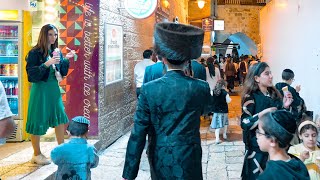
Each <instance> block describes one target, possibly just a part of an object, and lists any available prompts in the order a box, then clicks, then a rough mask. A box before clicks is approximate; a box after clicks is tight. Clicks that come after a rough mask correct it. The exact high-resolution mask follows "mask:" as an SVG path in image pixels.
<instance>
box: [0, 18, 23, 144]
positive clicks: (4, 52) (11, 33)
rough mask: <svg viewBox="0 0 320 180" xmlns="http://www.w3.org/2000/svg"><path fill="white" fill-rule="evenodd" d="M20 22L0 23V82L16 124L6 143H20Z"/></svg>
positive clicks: (21, 119) (21, 120)
mask: <svg viewBox="0 0 320 180" xmlns="http://www.w3.org/2000/svg"><path fill="white" fill-rule="evenodd" d="M21 28H22V24H21V22H1V21H0V81H1V82H2V84H3V86H4V88H5V92H6V95H7V100H8V104H9V106H10V109H11V111H12V113H13V114H14V120H15V123H16V124H17V128H16V130H15V132H14V133H13V134H12V135H11V136H10V137H8V138H7V141H22V125H23V123H22V122H23V118H22V111H21V108H22V105H21V97H20V95H21V93H22V91H21V90H20V89H19V87H21V83H22V82H21V78H20V74H21V68H19V67H20V66H19V65H20V64H21V59H22V57H21V53H20V52H21V47H22V42H21V39H22V38H21V36H22V29H21Z"/></svg>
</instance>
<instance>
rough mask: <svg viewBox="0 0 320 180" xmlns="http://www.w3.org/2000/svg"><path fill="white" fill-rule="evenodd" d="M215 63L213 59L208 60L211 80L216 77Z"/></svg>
mask: <svg viewBox="0 0 320 180" xmlns="http://www.w3.org/2000/svg"><path fill="white" fill-rule="evenodd" d="M213 63H214V59H213V58H212V57H209V58H208V59H207V66H208V69H209V74H210V77H211V78H212V77H214V76H215V75H216V71H215V67H214V65H213Z"/></svg>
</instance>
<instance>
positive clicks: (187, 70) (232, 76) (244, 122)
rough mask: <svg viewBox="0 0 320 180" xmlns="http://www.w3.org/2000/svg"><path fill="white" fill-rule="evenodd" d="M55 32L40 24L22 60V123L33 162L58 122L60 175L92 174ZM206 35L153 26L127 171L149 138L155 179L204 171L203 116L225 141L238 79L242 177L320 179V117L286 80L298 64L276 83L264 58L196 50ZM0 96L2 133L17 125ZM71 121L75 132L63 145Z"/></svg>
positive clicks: (91, 154) (82, 121) (134, 169)
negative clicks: (66, 94)
mask: <svg viewBox="0 0 320 180" xmlns="http://www.w3.org/2000/svg"><path fill="white" fill-rule="evenodd" d="M57 32H58V31H57V29H56V28H55V27H54V26H53V25H50V24H48V25H45V26H44V27H42V29H41V31H40V36H39V40H38V43H37V45H36V46H35V47H34V48H33V49H32V50H31V51H30V52H29V54H28V56H27V58H26V60H27V67H26V70H27V73H28V80H29V81H30V82H32V88H31V93H30V101H29V111H28V119H27V125H26V131H27V132H28V133H30V134H31V142H32V147H33V150H34V154H33V157H32V160H31V161H32V162H33V163H36V164H42V165H45V164H49V163H50V161H49V160H48V159H47V158H46V157H45V156H44V155H42V153H41V150H40V141H39V140H40V136H41V135H43V134H45V132H46V130H47V129H48V128H49V127H54V128H55V130H56V136H57V141H58V144H59V145H58V146H57V147H56V148H55V149H54V150H52V152H51V159H52V161H53V162H54V163H55V164H57V165H58V171H57V173H56V179H68V178H69V179H70V178H71V179H91V174H90V168H94V167H96V166H97V165H98V161H99V157H98V156H97V152H96V149H95V148H94V147H93V146H91V145H88V144H87V141H86V136H87V133H88V127H89V125H90V121H89V120H87V119H86V118H84V117H81V116H79V117H75V118H73V119H72V120H71V121H70V122H69V120H68V118H67V116H66V113H65V111H64V107H63V104H62V100H61V94H60V92H59V86H58V77H57V73H56V72H57V71H59V72H60V74H61V76H65V75H66V74H67V72H68V68H69V61H68V60H67V58H71V57H72V56H73V55H72V53H71V54H69V53H68V54H67V55H66V58H65V57H63V56H62V54H59V55H58V56H56V57H54V56H53V55H52V53H53V51H54V49H55V48H57V37H58V34H57ZM203 38H204V32H203V30H202V29H199V28H197V27H194V26H189V25H182V24H176V23H158V24H156V26H155V31H154V48H153V49H152V50H151V49H147V50H145V51H144V52H143V61H141V62H139V63H137V64H136V66H135V68H134V75H135V83H136V94H137V98H138V100H137V108H136V112H135V115H134V124H133V127H132V131H131V135H130V138H129V141H128V145H127V150H126V157H125V164H124V169H123V174H122V177H123V179H128V180H133V179H135V178H136V177H137V174H138V170H139V164H140V158H141V154H142V152H143V150H144V147H145V144H146V137H148V138H147V141H148V143H147V144H148V146H147V155H148V160H149V164H150V172H151V178H152V179H190V180H191V179H192V180H193V179H196V180H198V179H199V180H201V179H203V177H202V176H203V174H202V162H201V160H202V149H201V139H200V132H199V129H200V117H201V116H208V115H209V116H210V117H211V118H210V120H211V124H210V128H212V129H214V132H215V137H216V144H219V143H220V142H221V140H220V138H219V134H220V130H221V129H222V130H223V139H227V138H228V137H227V127H228V103H230V102H231V98H230V95H229V93H233V92H234V86H235V84H237V85H239V86H241V91H242V95H241V109H242V115H241V128H242V129H243V142H244V144H245V155H244V162H243V168H242V174H241V178H242V179H248V180H251V179H284V178H289V179H310V178H311V179H320V171H319V165H320V163H319V161H320V159H319V158H320V153H319V152H320V151H319V148H318V146H317V136H318V128H319V125H317V124H316V123H314V122H313V121H312V117H310V116H309V115H310V114H309V113H308V111H307V109H306V105H305V103H304V100H303V98H302V97H300V95H299V91H300V90H301V87H300V86H297V87H295V88H293V87H292V86H291V85H292V82H293V81H294V76H295V75H294V72H293V71H292V70H290V69H284V70H283V72H282V79H283V82H279V83H277V84H276V85H274V84H273V75H272V73H271V69H270V67H269V66H268V64H267V63H265V62H260V61H259V60H258V59H256V58H255V57H254V56H248V55H243V56H240V58H239V60H238V58H236V57H231V56H227V57H223V58H221V59H217V56H216V55H214V56H212V57H209V58H207V59H206V60H205V59H204V58H199V57H200V55H201V51H202V46H203ZM198 59H199V61H197V60H198ZM52 65H55V66H52ZM235 82H238V83H235ZM227 90H228V91H229V92H227ZM0 98H1V102H0V103H1V104H0V105H1V107H5V108H0V138H4V137H6V136H8V134H10V132H12V129H13V128H14V123H13V120H12V113H11V112H10V109H8V104H7V103H5V102H6V97H5V93H3V86H2V84H1V83H0ZM49 98H51V99H50V101H49V100H48V99H49ZM239 108H240V107H239ZM68 122H69V125H68V128H67V133H68V134H69V135H70V136H71V139H70V141H69V142H68V143H64V139H63V134H64V124H66V123H68ZM4 127H5V128H4Z"/></svg>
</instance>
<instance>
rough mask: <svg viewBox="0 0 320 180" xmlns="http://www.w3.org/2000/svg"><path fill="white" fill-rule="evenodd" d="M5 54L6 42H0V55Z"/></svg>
mask: <svg viewBox="0 0 320 180" xmlns="http://www.w3.org/2000/svg"><path fill="white" fill-rule="evenodd" d="M5 54H6V44H5V43H0V56H3V55H5Z"/></svg>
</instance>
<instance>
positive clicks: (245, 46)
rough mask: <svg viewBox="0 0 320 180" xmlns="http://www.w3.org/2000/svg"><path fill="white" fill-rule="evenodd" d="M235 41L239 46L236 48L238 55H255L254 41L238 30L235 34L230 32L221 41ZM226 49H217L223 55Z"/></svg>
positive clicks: (255, 46) (227, 42)
mask: <svg viewBox="0 0 320 180" xmlns="http://www.w3.org/2000/svg"><path fill="white" fill-rule="evenodd" d="M231 42H232V43H237V44H240V47H239V48H238V49H237V51H238V54H239V56H240V55H242V54H243V55H246V54H248V55H257V51H258V50H257V45H256V43H255V42H254V41H253V40H252V39H251V38H249V37H248V36H247V35H246V34H244V33H241V32H238V33H235V34H231V35H230V36H229V37H228V38H227V39H225V40H224V41H223V43H225V44H229V43H231ZM226 51H227V50H226V49H221V50H220V51H219V54H222V55H223V56H225V54H226Z"/></svg>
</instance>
